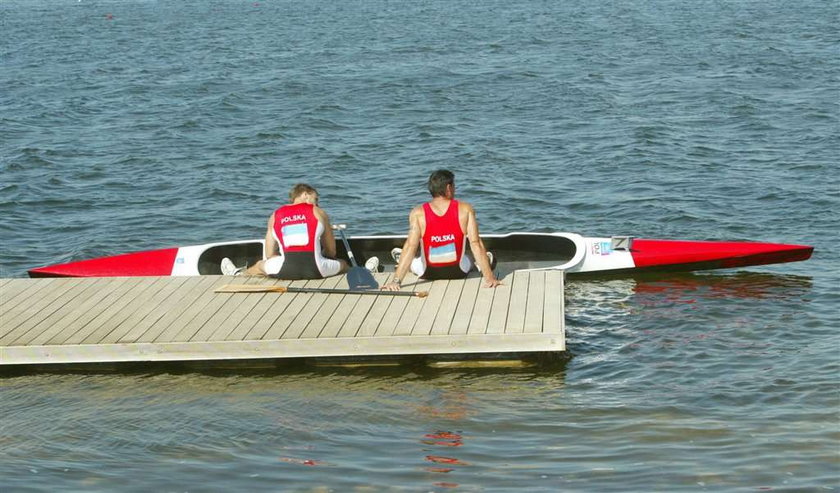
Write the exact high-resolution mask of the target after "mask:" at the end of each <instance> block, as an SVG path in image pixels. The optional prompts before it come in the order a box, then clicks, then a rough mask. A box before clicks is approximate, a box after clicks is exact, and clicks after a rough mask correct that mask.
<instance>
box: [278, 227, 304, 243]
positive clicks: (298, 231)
mask: <svg viewBox="0 0 840 493" xmlns="http://www.w3.org/2000/svg"><path fill="white" fill-rule="evenodd" d="M280 232H281V233H282V234H283V244H284V245H286V246H287V247H290V246H306V245H308V244H309V231H308V230H307V229H306V223H300V224H289V225H288V226H283V227H282V228H281V230H280Z"/></svg>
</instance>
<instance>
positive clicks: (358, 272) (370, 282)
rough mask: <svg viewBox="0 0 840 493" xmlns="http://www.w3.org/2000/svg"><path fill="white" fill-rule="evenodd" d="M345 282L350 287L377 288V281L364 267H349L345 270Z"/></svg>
mask: <svg viewBox="0 0 840 493" xmlns="http://www.w3.org/2000/svg"><path fill="white" fill-rule="evenodd" d="M347 284H348V285H349V286H350V289H361V290H366V289H379V283H378V282H376V279H374V278H373V274H371V272H370V271H369V270H367V269H365V268H364V267H351V268H350V270H349V271H347Z"/></svg>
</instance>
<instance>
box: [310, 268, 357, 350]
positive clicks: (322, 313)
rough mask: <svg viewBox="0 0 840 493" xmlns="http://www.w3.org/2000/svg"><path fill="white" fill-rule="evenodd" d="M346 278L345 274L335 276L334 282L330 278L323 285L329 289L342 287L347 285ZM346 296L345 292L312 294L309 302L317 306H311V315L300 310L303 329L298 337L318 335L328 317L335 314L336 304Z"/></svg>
mask: <svg viewBox="0 0 840 493" xmlns="http://www.w3.org/2000/svg"><path fill="white" fill-rule="evenodd" d="M346 279H347V278H346V277H345V276H335V279H334V282H333V279H332V278H331V279H330V280H328V281H327V282H325V283H324V286H325V287H328V288H331V289H344V288H346V287H347V281H346ZM342 281H344V282H342ZM346 296H347V295H346V294H333V293H331V294H320V293H319V294H316V295H315V296H313V299H312V301H311V302H310V304H312V305H316V304H317V306H314V307H313V309H312V310H313V311H312V313H311V315H310V314H308V313H306V312H301V315H302V316H304V318H303V319H302V320H301V321H300V324H301V325H302V326H303V331H302V332H301V333H300V337H301V338H304V339H310V338H315V337H318V336H319V335H320V334H321V332H322V331H323V330H324V327H325V326H326V325H327V322H329V320H330V317H332V316H333V315H334V314H335V311H336V308H338V305H339V304H341V302H342V301H343V300H344V298H345V297H346ZM307 318H308V320H307Z"/></svg>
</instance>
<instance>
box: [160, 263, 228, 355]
mask: <svg viewBox="0 0 840 493" xmlns="http://www.w3.org/2000/svg"><path fill="white" fill-rule="evenodd" d="M233 279H234V278H233V277H231V276H213V281H214V282H213V284H212V285H211V286H209V287H208V288H207V289H206V290H205V291H203V292H201V293H198V294H197V296H196V297H195V301H194V302H193V303H192V304H191V305H190V306H189V308H187V309H186V310H184V311H183V312H181V313H179V314H178V317H176V318H175V319H174V320H173V321H172V324H171V327H172V329H173V330H166V331H165V332H164V333H162V334H161V335H159V336H158V337H157V338H156V339H155V342H188V341H190V340H191V339H192V338H193V337H194V336H195V335H196V334H197V333H198V331H199V330H201V327H202V326H203V325H204V322H206V321H207V319H208V318H210V317H211V316H213V315H215V313H216V312H217V311H218V310H219V308H220V307H221V305H222V304H224V302H225V301H227V299H226V298H225V297H224V296H219V294H218V293H214V292H213V291H214V290H215V289H217V288H220V287H222V286H224V285H225V284H230V283H231V282H233Z"/></svg>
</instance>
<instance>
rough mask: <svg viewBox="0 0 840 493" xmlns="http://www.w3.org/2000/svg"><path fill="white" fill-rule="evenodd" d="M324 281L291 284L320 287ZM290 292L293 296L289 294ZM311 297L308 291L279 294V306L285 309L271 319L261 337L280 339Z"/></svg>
mask: <svg viewBox="0 0 840 493" xmlns="http://www.w3.org/2000/svg"><path fill="white" fill-rule="evenodd" d="M322 282H323V281H322V280H316V281H293V282H292V283H291V284H289V286H291V287H295V288H315V287H320V286H321V283H322ZM290 294H291V295H293V296H289V295H290ZM309 297H310V295H309V294H306V293H283V294H281V295H279V296H278V299H279V301H280V302H281V305H280V306H279V307H278V308H283V310H282V312H280V313H279V314H277V316H276V317H274V318H273V319H272V320H271V324H270V325H269V326H268V328H267V329H266V331H265V332H264V333H263V335H262V336H261V337H260V339H261V340H265V339H280V338H281V337H282V336H283V333H285V332H286V329H288V328H289V325H290V324H291V323H292V321H293V320H294V319H295V317H296V316H297V314H298V313H299V312H300V310H301V309H302V308H303V307H304V306H305V305H306V302H307V301H309ZM275 305H277V302H275ZM260 322H262V320H261V321H260Z"/></svg>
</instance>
